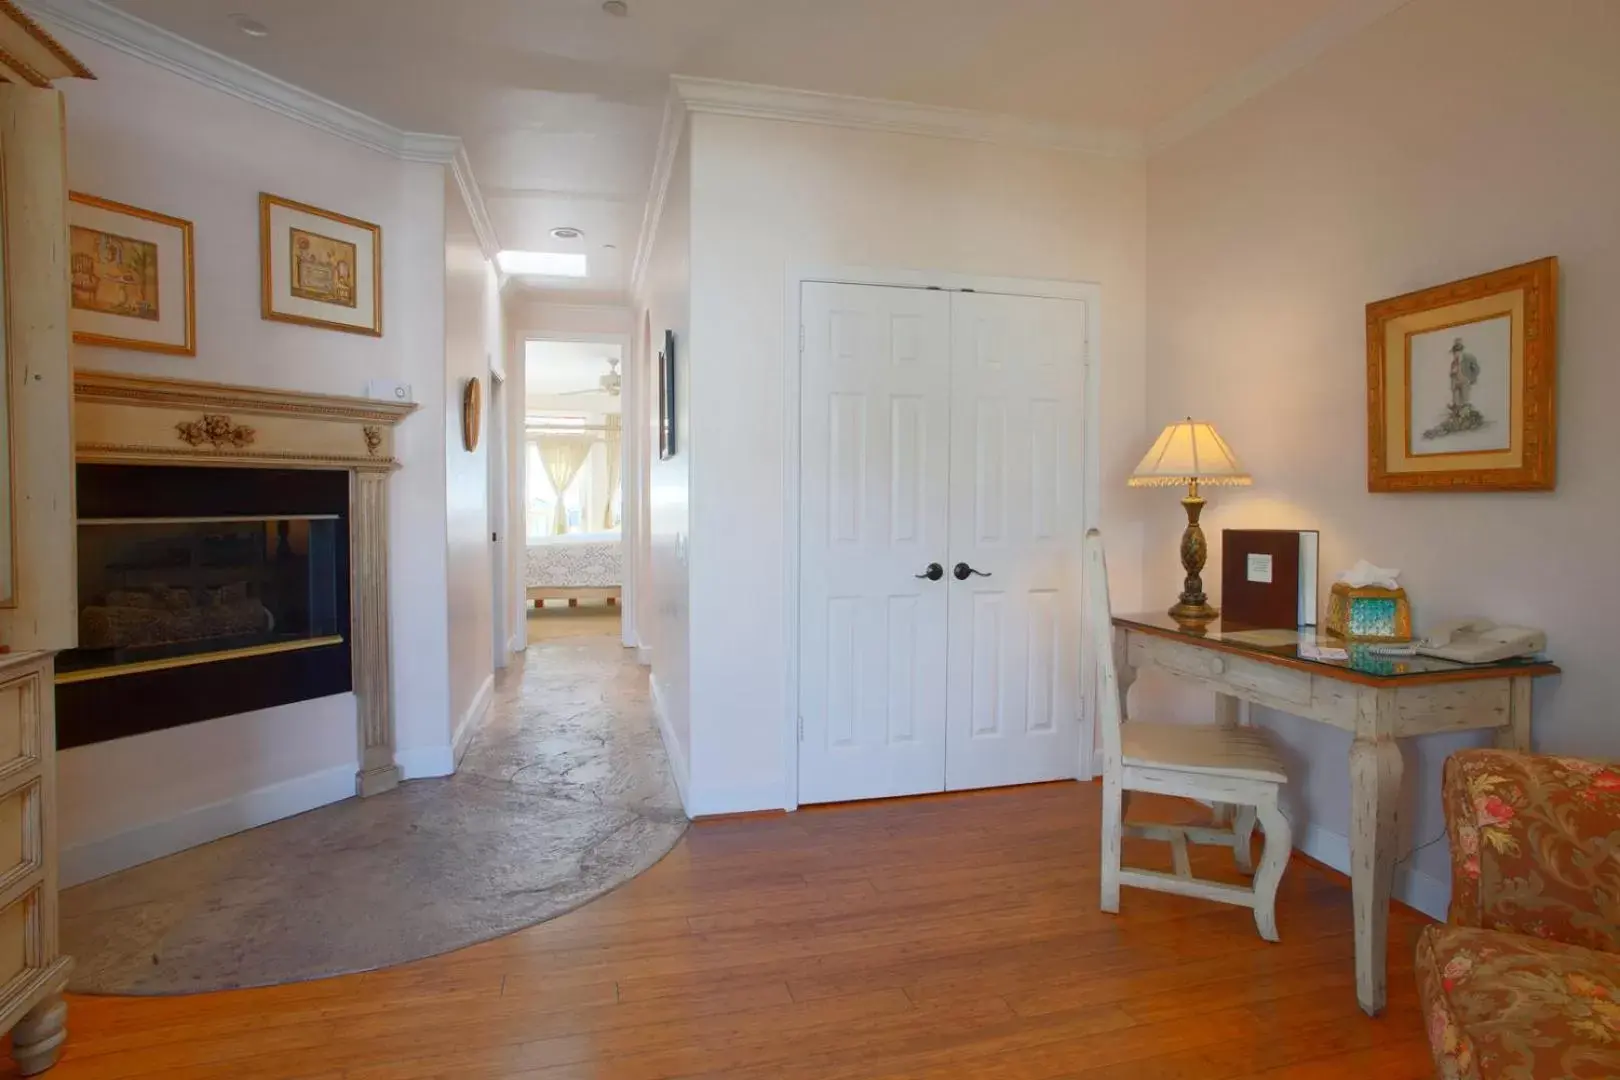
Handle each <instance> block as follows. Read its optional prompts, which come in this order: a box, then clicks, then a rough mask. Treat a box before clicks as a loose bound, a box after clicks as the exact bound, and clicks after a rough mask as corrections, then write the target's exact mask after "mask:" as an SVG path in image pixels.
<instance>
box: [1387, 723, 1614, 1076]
mask: <svg viewBox="0 0 1620 1080" xmlns="http://www.w3.org/2000/svg"><path fill="white" fill-rule="evenodd" d="M1442 783H1443V798H1444V802H1445V814H1446V828H1447V831H1448V834H1449V836H1450V840H1451V863H1452V867H1451V910H1450V912H1449V920H1448V922H1447V924H1446V925H1443V926H1430V927H1427V928H1426V929H1425V930H1424V931H1423V934H1422V936H1421V937H1420V938H1419V940H1418V947H1417V961H1416V965H1415V967H1416V972H1417V980H1418V990H1419V993H1420V994H1421V996H1422V1000H1423V1005H1424V1010H1425V1013H1426V1017H1427V1020H1428V1032H1429V1045H1430V1049H1431V1051H1432V1052H1433V1054H1434V1061H1435V1068H1436V1070H1437V1072H1438V1075H1439V1076H1440V1077H1442V1078H1443V1080H1495V1078H1498V1077H1501V1078H1509V1077H1511V1078H1514V1080H1534V1078H1540V1077H1613V1076H1620V955H1617V954H1620V766H1609V765H1605V764H1601V763H1599V762H1594V761H1585V760H1581V759H1579V758H1560V757H1544V756H1536V755H1531V754H1522V753H1514V752H1510V751H1504V750H1466V751H1463V752H1461V753H1458V754H1454V755H1453V756H1452V757H1451V758H1450V759H1449V760H1448V761H1447V762H1446V765H1445V772H1444V776H1443V780H1442Z"/></svg>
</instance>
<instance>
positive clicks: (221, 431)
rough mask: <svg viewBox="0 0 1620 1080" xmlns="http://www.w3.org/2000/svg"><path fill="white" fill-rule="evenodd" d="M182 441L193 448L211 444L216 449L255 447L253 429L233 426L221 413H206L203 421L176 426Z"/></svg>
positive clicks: (228, 418) (183, 421) (243, 425)
mask: <svg viewBox="0 0 1620 1080" xmlns="http://www.w3.org/2000/svg"><path fill="white" fill-rule="evenodd" d="M174 430H175V431H177V432H179V434H180V441H181V442H184V443H188V444H190V445H191V446H201V445H202V444H203V443H210V444H212V445H213V447H214V448H215V449H222V448H224V447H227V446H234V447H236V448H237V449H238V450H240V449H241V448H243V447H244V446H252V445H253V435H254V432H253V429H252V428H250V427H248V426H247V425H246V424H233V423H231V418H230V417H229V416H225V415H223V414H220V413H204V414H203V418H202V419H201V420H189V421H188V420H182V421H180V423H178V424H176V425H174Z"/></svg>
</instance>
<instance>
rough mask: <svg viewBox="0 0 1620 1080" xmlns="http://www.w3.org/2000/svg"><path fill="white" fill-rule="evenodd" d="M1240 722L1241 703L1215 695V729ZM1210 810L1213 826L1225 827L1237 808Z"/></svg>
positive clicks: (1217, 805) (1213, 806) (1225, 806)
mask: <svg viewBox="0 0 1620 1080" xmlns="http://www.w3.org/2000/svg"><path fill="white" fill-rule="evenodd" d="M1242 720H1243V703H1242V702H1241V701H1239V700H1238V699H1237V698H1235V697H1233V696H1232V695H1231V694H1216V695H1215V726H1216V727H1222V728H1235V727H1238V726H1240V724H1241V722H1242ZM1210 809H1211V810H1212V811H1213V814H1212V816H1213V818H1214V821H1215V824H1217V825H1225V824H1226V823H1227V822H1228V821H1231V820H1232V818H1233V816H1234V815H1235V814H1236V813H1237V807H1235V806H1233V805H1232V804H1231V803H1219V802H1218V803H1212V804H1210ZM1241 862H1242V859H1241V858H1240V859H1239V863H1240V864H1241Z"/></svg>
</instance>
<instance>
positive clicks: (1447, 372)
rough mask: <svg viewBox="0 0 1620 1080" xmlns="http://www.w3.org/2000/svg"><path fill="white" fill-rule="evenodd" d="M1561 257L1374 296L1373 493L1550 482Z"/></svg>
mask: <svg viewBox="0 0 1620 1080" xmlns="http://www.w3.org/2000/svg"><path fill="white" fill-rule="evenodd" d="M1557 324H1558V260H1557V259H1556V258H1551V257H1549V258H1545V259H1537V260H1536V261H1534V262H1527V263H1522V264H1520V265H1518V266H1510V267H1507V268H1506V269H1503V270H1494V271H1492V272H1491V273H1488V274H1480V275H1479V276H1478V277H1471V278H1466V279H1464V280H1462V281H1453V282H1450V283H1449V284H1446V285H1436V286H1434V287H1433V288H1429V289H1421V290H1419V291H1417V292H1412V293H1407V294H1406V295H1404V296H1396V297H1391V298H1390V299H1388V300H1379V301H1376V302H1374V303H1371V304H1368V305H1367V490H1368V491H1550V490H1552V488H1553V487H1554V486H1555V484H1556V482H1557V475H1556V459H1557V436H1558V428H1557V420H1556V416H1555V411H1554V408H1555V390H1556V385H1557V379H1556V369H1557V352H1558V333H1557V331H1558V326H1557Z"/></svg>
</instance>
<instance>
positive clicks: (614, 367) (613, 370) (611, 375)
mask: <svg viewBox="0 0 1620 1080" xmlns="http://www.w3.org/2000/svg"><path fill="white" fill-rule="evenodd" d="M607 365H608V372H607V374H606V375H603V376H602V377H601V378H600V379H598V380H597V381H596V382H597V385H596V387H595V389H591V390H565V391H563V392H562V393H560V394H558V395H557V396H558V397H573V396H574V395H576V394H607V395H608V396H609V397H618V396H619V384H620V379H619V358H618V357H616V356H610V357H608V358H607Z"/></svg>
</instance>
